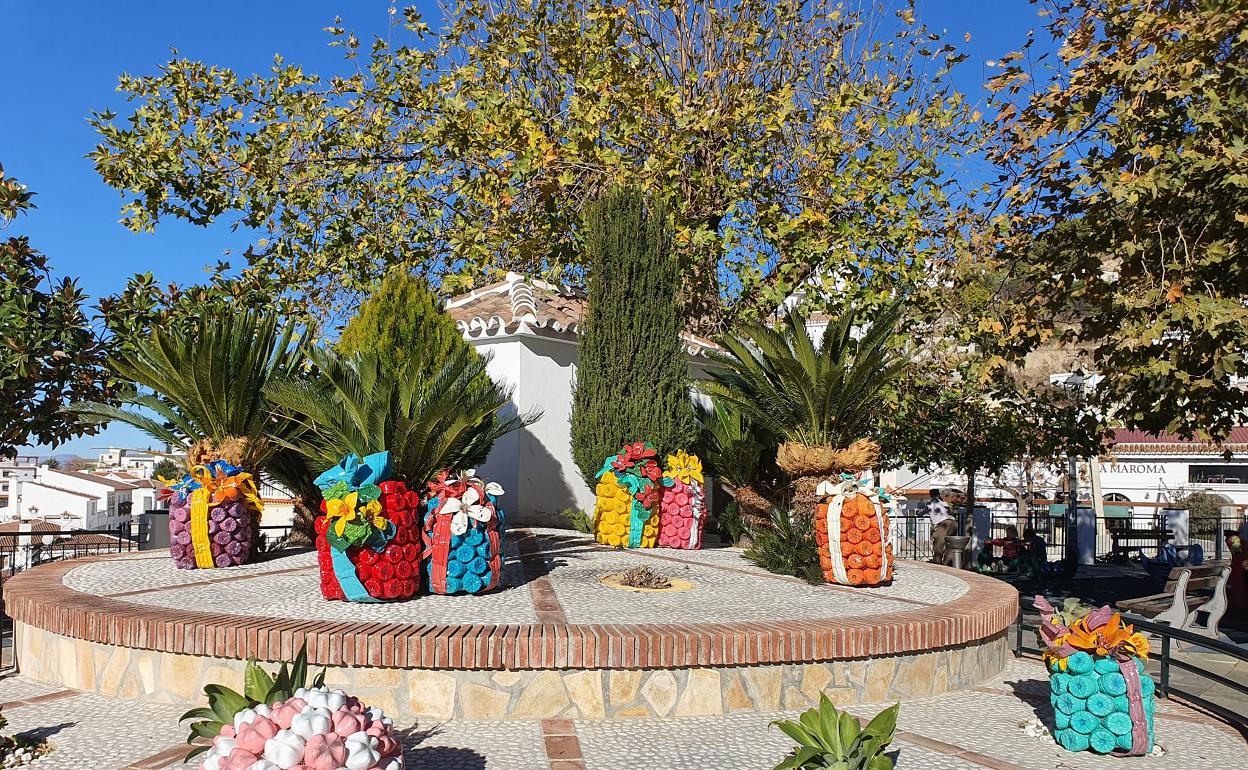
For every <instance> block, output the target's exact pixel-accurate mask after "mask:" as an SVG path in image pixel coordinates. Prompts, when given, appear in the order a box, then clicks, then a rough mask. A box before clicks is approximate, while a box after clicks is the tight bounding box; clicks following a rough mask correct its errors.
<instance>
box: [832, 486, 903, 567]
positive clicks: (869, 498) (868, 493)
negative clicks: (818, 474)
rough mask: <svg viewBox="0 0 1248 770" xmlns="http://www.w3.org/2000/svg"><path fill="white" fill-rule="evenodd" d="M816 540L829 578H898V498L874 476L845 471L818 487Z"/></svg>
mask: <svg viewBox="0 0 1248 770" xmlns="http://www.w3.org/2000/svg"><path fill="white" fill-rule="evenodd" d="M815 494H816V495H817V496H818V498H819V501H820V502H819V504H818V505H816V506H815V542H816V543H817V544H818V546H819V565H820V566H821V567H822V568H823V577H824V579H825V580H827V581H828V582H829V583H840V584H842V585H850V586H873V585H879V584H880V583H883V582H887V581H889V580H892V579H893V546H892V543H890V542H889V541H888V533H889V525H888V517H889V514H890V513H892V514H894V515H895V514H896V511H897V502H896V501H895V500H894V499H893V498H892V497H891V496H890V495H888V494H887V493H885V492H884V490H882V489H877V488H876V487H874V486H873V485H872V484H871V483H870V482H869V481H868V480H863V479H859V478H858V477H857V476H854V475H850V474H842V475H841V477H840V480H839V481H831V480H829V481H822V482H820V483H819V486H818V487H817V489H816V490H815Z"/></svg>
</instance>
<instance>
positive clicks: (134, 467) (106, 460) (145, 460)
mask: <svg viewBox="0 0 1248 770" xmlns="http://www.w3.org/2000/svg"><path fill="white" fill-rule="evenodd" d="M161 457H162V456H161V455H158V454H154V453H152V452H143V451H140V450H137V449H119V448H117V447H109V448H108V449H107V450H105V451H104V452H103V453H102V454H101V455H100V457H99V459H98V460H97V461H96V463H95V470H96V472H106V471H117V472H125V473H130V474H132V475H134V476H135V477H137V478H143V479H150V478H151V477H152V474H153V473H154V471H155V469H156V464H157V463H159V462H160V460H161Z"/></svg>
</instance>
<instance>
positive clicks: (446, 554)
mask: <svg viewBox="0 0 1248 770" xmlns="http://www.w3.org/2000/svg"><path fill="white" fill-rule="evenodd" d="M502 494H503V488H502V487H501V486H500V485H499V484H497V483H496V482H493V481H491V482H485V481H482V480H481V479H478V478H476V475H475V472H474V471H467V472H465V473H464V474H463V475H462V476H460V477H458V478H452V477H451V476H450V474H449V473H447V472H446V471H443V472H442V473H440V474H438V478H437V479H436V480H434V481H432V482H430V483H429V493H428V496H427V499H426V500H425V521H424V547H425V572H426V574H427V575H428V578H429V591H430V593H435V594H457V593H467V594H479V593H484V592H485V591H490V590H493V589H494V588H496V587H497V586H498V583H499V581H500V580H501V579H502V573H503V511H502V509H501V508H500V507H499V506H498V498H499V497H500V496H501V495H502Z"/></svg>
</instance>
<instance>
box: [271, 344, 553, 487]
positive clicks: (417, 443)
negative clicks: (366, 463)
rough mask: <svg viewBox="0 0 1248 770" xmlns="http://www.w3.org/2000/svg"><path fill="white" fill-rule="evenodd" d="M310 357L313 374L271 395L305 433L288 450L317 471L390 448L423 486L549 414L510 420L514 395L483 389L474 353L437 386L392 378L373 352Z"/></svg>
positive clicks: (274, 387) (462, 353) (450, 360)
mask: <svg viewBox="0 0 1248 770" xmlns="http://www.w3.org/2000/svg"><path fill="white" fill-rule="evenodd" d="M308 358H309V360H310V361H311V363H312V365H313V370H312V372H311V373H310V374H309V375H307V376H288V377H285V378H282V379H277V380H274V381H272V382H271V383H270V384H269V386H268V387H267V388H266V390H265V393H266V395H267V396H268V398H269V399H270V400H271V401H272V402H273V404H274V405H275V406H276V407H277V412H278V415H280V416H282V417H283V418H285V419H290V420H291V421H293V422H294V423H296V424H298V425H299V426H300V427H301V428H302V430H300V431H298V432H296V433H295V434H294V436H293V437H292V438H289V439H283V440H282V441H281V443H282V445H283V446H285V447H287V448H289V449H292V450H294V451H296V452H298V453H300V454H301V455H302V456H303V457H304V458H305V460H306V462H307V463H308V464H309V465H311V466H312V467H320V468H331V467H333V466H334V465H336V464H337V463H338V462H339V460H341V459H342V458H343V457H344V456H346V455H349V454H356V455H359V456H360V457H364V456H366V455H369V454H373V453H375V452H381V451H386V450H388V451H389V452H390V456H391V458H392V459H393V462H394V474H395V476H396V477H398V478H400V479H405V480H408V481H413V482H416V483H421V482H424V481H426V480H428V479H431V478H433V476H434V475H435V474H436V473H437V472H438V471H439V470H441V469H443V468H450V469H467V468H470V467H472V466H474V465H477V464H479V463H481V462H483V461H484V460H485V457H486V455H488V454H489V451H490V447H492V446H493V444H494V442H495V441H497V440H498V439H499V438H500V437H501V436H504V435H506V434H508V433H510V432H511V431H513V430H516V429H518V428H521V427H524V426H525V425H529V424H531V423H533V422H534V421H536V420H537V419H538V418H539V417H540V416H541V415H540V413H538V412H527V413H525V414H521V415H510V416H503V415H502V414H501V413H502V411H503V409H504V408H505V407H506V406H507V404H508V403H509V401H510V398H511V392H510V391H509V390H508V389H506V388H502V387H499V386H497V385H494V384H493V383H490V384H489V385H488V386H484V387H483V386H482V384H481V383H480V382H479V381H477V378H478V377H479V376H480V375H481V374H482V373H483V372H484V371H485V367H486V364H487V363H488V361H489V359H488V358H486V357H483V356H477V355H476V354H475V353H473V351H471V350H470V349H466V348H465V349H458V350H454V351H452V352H451V353H450V354H449V355H448V356H447V358H446V360H445V361H444V362H443V363H442V365H441V367H440V368H439V369H438V370H437V372H436V373H435V374H434V376H433V378H432V379H431V380H425V379H422V378H420V377H417V376H415V375H414V374H412V373H411V372H409V371H408V370H407V369H404V370H400V371H399V372H398V373H397V374H396V375H394V376H391V375H389V374H387V373H386V371H385V370H384V367H383V362H382V361H381V359H380V358H379V357H378V356H376V355H375V354H372V353H358V354H354V355H349V356H344V355H340V354H338V353H336V352H334V351H333V350H331V349H328V348H312V349H310V350H309V351H308Z"/></svg>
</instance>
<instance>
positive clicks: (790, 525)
mask: <svg viewBox="0 0 1248 770" xmlns="http://www.w3.org/2000/svg"><path fill="white" fill-rule="evenodd" d="M750 534H751V536H752V537H753V538H754V543H753V545H751V546H750V548H749V550H747V551H746V552H745V558H747V559H749V560H750V561H752V562H754V563H755V564H757V565H758V566H760V567H762V568H763V569H765V570H767V571H768V572H773V573H775V574H777V575H792V576H793V577H799V578H801V579H802V580H805V581H806V582H808V583H822V582H823V572H822V571H821V570H820V568H819V546H818V544H816V543H815V521H814V518H813V517H812V516H811V515H810V514H807V513H802V512H800V511H788V510H783V509H780V508H773V509H772V511H771V526H769V527H759V528H757V529H755V530H753V531H751V532H750Z"/></svg>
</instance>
